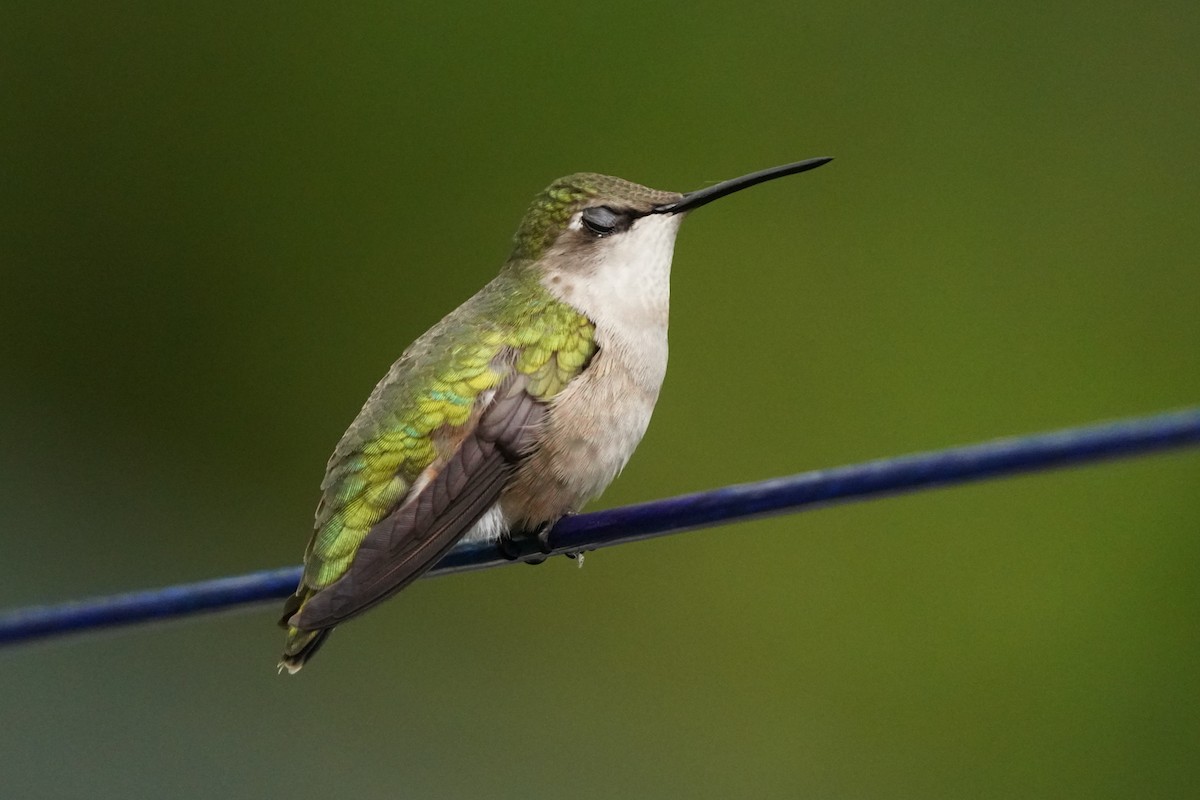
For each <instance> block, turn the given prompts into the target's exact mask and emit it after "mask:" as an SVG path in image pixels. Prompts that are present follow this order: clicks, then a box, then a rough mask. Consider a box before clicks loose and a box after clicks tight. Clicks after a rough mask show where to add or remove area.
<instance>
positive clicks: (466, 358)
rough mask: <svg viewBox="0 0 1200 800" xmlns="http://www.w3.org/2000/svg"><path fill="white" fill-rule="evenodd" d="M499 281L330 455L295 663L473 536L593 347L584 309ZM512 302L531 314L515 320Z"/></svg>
mask: <svg viewBox="0 0 1200 800" xmlns="http://www.w3.org/2000/svg"><path fill="white" fill-rule="evenodd" d="M503 280H505V278H504V276H503V273H502V275H501V277H500V278H497V281H503ZM492 288H493V289H494V290H495V291H491V292H487V293H480V294H479V295H476V297H475V298H472V300H470V301H468V302H467V303H466V304H464V305H463V306H461V307H460V308H459V309H458V310H457V311H455V312H454V313H452V314H451V315H449V316H448V317H446V318H445V319H444V320H442V322H440V323H438V325H436V326H434V328H432V329H431V330H429V331H428V332H427V333H426V334H425V335H424V336H422V337H421V338H420V339H418V340H417V341H416V342H414V343H413V345H412V346H411V347H410V348H409V349H408V350H407V351H405V354H404V355H403V356H401V358H400V360H399V361H397V362H396V364H394V365H393V367H392V370H391V372H389V374H388V375H387V376H386V377H385V378H384V379H383V380H382V381H380V383H379V385H378V386H377V387H376V388H375V391H374V393H373V394H372V395H371V398H370V399H369V400H368V401H367V404H366V405H365V406H364V407H363V410H362V412H361V413H360V414H359V417H358V419H356V420H355V422H354V424H353V425H351V427H350V429H349V430H348V431H346V434H345V436H343V437H342V441H341V442H339V444H338V446H337V449H336V450H335V451H334V453H333V456H332V457H331V458H330V460H329V466H328V468H327V471H326V475H325V480H324V481H323V482H322V484H321V488H322V490H323V495H322V498H321V503H320V505H319V506H318V508H317V519H316V529H315V531H314V533H313V536H312V539H311V540H310V541H309V545H308V549H307V551H306V553H305V557H304V576H303V578H302V579H301V582H300V586H299V587H298V588H297V590H296V593H295V594H294V595H292V597H291V598H289V599H288V601H287V603H286V604H285V606H284V613H283V618H282V619H281V620H280V624H281V625H282V626H283V627H284V628H286V629H287V630H288V643H287V644H286V646H285V652H284V658H285V662H287V661H289V660H290V661H294V662H297V663H303V660H304V658H306V657H307V655H311V652H312V650H313V649H315V647H316V646H317V645H318V644H319V641H320V639H319V637H317V635H316V633H315V631H317V630H318V629H322V628H328V627H330V626H332V625H334V624H336V623H338V622H341V621H344V620H345V619H347V618H348V617H350V616H352V615H354V614H356V613H358V612H360V611H362V610H364V609H366V608H368V607H370V606H371V605H373V604H374V603H377V602H379V600H382V599H384V598H385V597H387V596H388V595H390V594H392V593H394V592H396V591H398V590H399V589H401V588H403V586H405V585H406V584H407V583H408V582H410V581H412V580H413V579H414V578H416V577H418V576H419V575H420V574H421V573H422V572H424V571H425V570H426V569H428V568H429V567H431V566H433V565H434V564H435V563H436V562H437V560H438V558H439V557H440V556H441V555H442V554H443V553H444V552H445V551H446V550H448V549H449V548H450V547H451V546H453V544H454V542H455V541H456V540H457V539H459V538H461V537H462V536H463V535H464V534H466V533H467V532H468V531H469V530H470V529H471V527H472V526H473V525H474V524H475V523H476V522H477V521H478V520H479V518H480V517H481V516H482V515H483V514H484V513H486V511H487V509H488V508H489V507H490V506H491V504H492V503H494V502H495V500H496V498H497V497H498V495H499V493H500V491H501V489H502V488H503V485H504V478H505V477H506V476H507V475H508V474H509V472H510V471H511V470H512V469H513V468H514V466H515V464H516V463H517V462H518V461H519V460H520V458H521V454H522V453H523V452H525V451H526V449H527V448H529V447H530V446H531V445H532V441H533V439H532V433H533V432H535V430H536V427H537V425H538V423H539V421H540V419H541V416H542V414H544V409H545V406H546V404H547V403H549V402H551V401H552V399H553V398H554V396H555V395H557V394H558V393H559V392H560V391H562V390H563V389H564V388H565V387H566V385H567V383H568V382H570V381H571V380H572V379H573V378H574V377H575V376H577V375H579V374H580V373H581V372H582V371H583V370H584V369H586V368H587V365H588V363H590V361H591V358H592V356H593V355H594V354H595V352H596V347H597V346H596V343H595V340H594V333H595V326H594V325H593V324H592V322H591V321H590V320H588V319H587V318H586V317H585V316H583V315H582V314H580V313H579V312H578V311H576V310H574V309H572V308H570V307H569V306H566V305H564V304H562V303H560V302H557V301H555V300H553V299H552V298H550V297H549V296H548V295H546V294H545V292H544V290H541V289H540V288H538V287H533V288H530V287H527V286H525V285H523V284H515V285H504V286H495V285H493V286H492ZM501 301H503V302H501ZM511 308H517V309H521V312H520V313H521V314H522V316H521V318H520V319H510V318H507V317H506V316H505V314H506V313H510V312H508V311H506V309H511ZM310 609H311V610H310Z"/></svg>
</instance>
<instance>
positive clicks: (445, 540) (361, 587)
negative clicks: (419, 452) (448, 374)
mask: <svg viewBox="0 0 1200 800" xmlns="http://www.w3.org/2000/svg"><path fill="white" fill-rule="evenodd" d="M528 384H529V378H528V376H525V375H521V374H520V373H514V374H513V375H510V376H509V377H508V378H507V379H506V380H505V381H504V383H503V384H501V386H500V387H499V388H498V389H497V390H496V393H495V395H494V396H493V397H492V398H491V400H490V401H489V402H488V403H487V405H486V406H485V407H484V409H483V411H482V413H481V414H480V415H479V419H478V422H477V423H476V424H475V425H474V426H473V429H472V430H471V431H470V432H468V433H467V434H466V435H465V436H464V437H463V438H462V441H461V442H460V443H459V445H458V448H457V449H456V450H455V451H454V453H453V455H451V456H450V458H449V459H448V460H447V461H446V462H445V463H444V464H443V465H441V466H440V467H439V468H437V469H436V470H434V469H433V468H431V470H430V471H431V472H433V473H434V474H432V475H427V476H425V477H426V480H425V481H424V485H423V486H422V487H421V488H420V489H419V490H418V491H416V492H414V493H413V494H412V496H411V498H410V499H409V500H408V502H405V503H404V504H402V505H401V506H399V507H398V508H397V509H396V510H394V511H393V512H392V513H390V514H389V515H388V516H386V517H384V518H383V519H382V520H380V521H379V522H377V523H376V524H375V525H373V526H372V527H371V529H370V531H369V532H368V533H367V535H366V536H365V537H363V540H362V543H361V544H360V545H359V546H358V550H357V552H356V553H355V555H354V558H353V561H352V562H351V564H350V567H349V569H347V570H346V572H345V573H344V574H343V575H342V576H341V577H339V578H338V579H337V580H336V581H334V582H333V583H332V584H330V585H329V586H326V587H325V588H323V589H322V590H321V591H319V592H317V593H315V594H313V595H312V596H311V597H309V598H308V599H307V600H306V601H305V602H304V604H303V606H302V607H301V609H300V611H299V613H298V614H297V615H296V616H295V617H294V618H293V620H292V625H293V626H295V627H297V628H300V629H302V630H313V629H317V628H327V627H330V626H332V625H336V624H337V623H339V622H343V621H345V620H346V619H348V618H349V617H352V616H354V615H355V614H358V613H360V612H362V611H365V610H366V609H368V608H370V607H371V606H373V605H375V604H376V603H378V602H380V601H381V600H384V599H386V598H387V597H389V596H391V595H392V594H395V593H396V592H398V591H400V589H402V588H404V587H405V586H407V585H408V584H409V583H410V582H412V581H413V580H415V579H416V578H417V577H419V576H420V575H421V574H422V573H424V572H425V571H426V570H427V569H429V568H430V567H432V566H433V565H434V564H435V563H437V561H438V559H440V558H441V557H442V556H443V555H444V554H445V553H446V551H447V550H449V549H450V548H451V547H453V546H454V543H455V542H457V541H458V540H459V539H460V538H462V536H463V535H464V534H466V533H467V532H468V531H469V530H470V529H471V527H472V526H473V525H474V524H475V523H476V522H478V521H479V518H480V517H481V516H483V514H484V512H486V511H487V510H488V508H489V507H491V505H492V504H493V503H494V502H496V499H497V498H498V497H499V496H500V492H501V490H502V489H503V488H504V485H505V481H506V479H507V478H508V477H509V475H511V473H512V471H513V470H514V469H515V468H516V466H517V465H518V464H519V463H520V461H521V460H522V459H523V458H525V457H526V456H527V455H529V453H530V452H532V450H533V447H534V442H535V441H536V436H537V431H538V427H539V425H540V424H541V422H542V418H543V416H544V415H545V413H546V404H545V403H544V402H542V401H541V400H538V399H536V398H534V397H533V396H532V395H530V394H529V393H528V392H527V391H526V389H527V387H528Z"/></svg>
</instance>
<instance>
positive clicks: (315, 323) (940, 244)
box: [0, 0, 1200, 799]
mask: <svg viewBox="0 0 1200 800" xmlns="http://www.w3.org/2000/svg"><path fill="white" fill-rule="evenodd" d="M0 97H2V105H3V109H4V112H3V114H2V115H0V136H2V139H0V160H2V163H3V168H2V174H3V177H2V179H0V203H2V205H0V230H2V231H3V233H2V234H0V236H2V242H0V278H2V283H0V357H2V362H0V439H2V445H0V503H2V505H3V522H2V523H0V547H2V552H3V556H2V557H0V563H2V564H3V572H4V580H3V581H0V606H11V605H18V604H25V603H31V602H49V601H57V600H63V599H68V598H73V597H77V596H84V595H89V594H93V593H107V592H114V591H121V590H126V589H132V588H142V587H149V586H155V585H162V584H167V583H173V582H177V581H186V580H196V579H203V578H208V577H212V576H216V575H224V574H234V573H239V572H245V571H249V570H253V569H259V568H264V567H273V566H280V565H287V564H292V563H296V562H297V561H298V560H299V557H300V554H301V551H302V548H303V546H304V542H305V540H306V538H307V535H308V532H309V529H310V525H311V513H312V509H313V507H314V505H315V502H316V498H317V484H318V483H319V481H320V479H321V475H322V472H323V467H324V462H325V459H326V457H327V455H328V452H329V451H330V449H331V448H332V446H333V444H334V443H335V442H336V441H337V439H338V437H339V436H340V434H341V432H342V430H343V428H344V427H345V425H346V424H347V423H348V422H349V421H350V420H351V419H352V418H353V416H354V414H355V413H356V411H357V410H358V408H359V405H360V404H361V402H362V401H363V399H364V398H365V397H366V395H367V393H368V392H369V390H370V389H371V387H372V386H373V384H374V382H375V381H376V380H377V379H378V378H379V376H381V375H382V374H383V373H384V371H385V370H386V369H387V367H388V365H389V364H390V362H391V361H392V360H393V359H394V358H395V357H396V356H397V355H399V353H400V352H401V350H402V349H403V348H404V346H405V345H406V344H407V343H408V342H409V341H411V340H412V339H413V338H414V337H415V336H417V335H418V334H419V333H420V332H422V331H423V330H424V329H425V328H427V327H428V326H429V325H430V324H432V323H433V322H434V321H436V320H437V319H438V318H439V317H440V316H441V315H442V314H444V313H446V312H447V311H449V310H450V309H451V308H453V307H454V306H455V305H457V304H458V303H459V302H461V301H462V300H463V299H465V298H466V297H467V296H469V295H470V294H471V293H472V292H474V291H475V290H476V289H477V288H478V287H479V286H481V285H482V284H483V283H484V282H485V281H487V280H488V279H489V278H490V276H491V275H492V274H493V273H494V271H495V270H496V268H497V267H498V266H499V265H500V263H501V262H502V261H503V259H504V258H505V256H506V254H507V251H508V243H509V237H510V236H511V233H512V231H513V230H514V229H515V227H516V225H517V222H518V221H519V219H520V217H521V214H522V213H523V211H524V209H525V207H526V204H527V203H528V201H529V199H530V198H531V197H532V196H533V195H534V194H535V193H536V192H537V191H539V190H540V189H541V188H542V187H543V186H544V185H545V184H546V183H548V182H549V181H550V180H552V179H553V178H555V177H557V176H559V175H562V174H565V173H569V172H573V171H577V170H590V171H599V172H606V173H610V174H617V175H621V176H623V177H627V178H630V179H633V180H636V181H639V182H642V183H646V184H649V185H651V186H655V187H661V188H671V189H678V190H688V189H692V188H697V187H700V186H704V185H707V184H708V183H711V182H713V181H717V180H721V179H724V178H728V177H732V176H734V175H738V174H741V173H744V172H748V171H751V170H755V169H759V168H762V167H765V166H769V165H773V164H777V163H782V162H787V161H792V160H796V159H799V158H805V157H809V156H815V155H833V156H836V157H837V160H836V161H835V162H834V163H833V164H832V165H830V166H827V167H824V168H822V169H820V170H818V171H816V172H813V173H809V174H805V175H803V176H798V177H794V178H788V179H786V180H783V181H780V182H777V183H772V184H770V185H768V186H762V187H759V188H756V189H754V190H751V191H748V192H746V193H744V194H740V195H738V196H737V197H735V198H730V199H728V200H724V201H722V202H721V203H719V204H716V205H713V206H711V207H709V208H705V209H704V210H703V211H702V212H698V213H697V214H696V215H694V216H693V217H692V218H690V219H689V221H688V222H687V224H686V225H685V227H684V230H683V233H682V235H681V237H680V240H679V243H678V247H677V250H676V259H675V275H674V298H673V300H674V302H673V319H672V328H671V331H672V333H671V336H672V360H671V368H670V371H669V375H668V378H667V383H666V386H665V388H664V391H663V395H662V398H661V401H660V403H659V406H658V410H657V413H656V416H655V419H654V422H653V423H652V425H651V427H650V431H649V433H648V435H647V436H646V439H645V441H644V442H643V444H642V447H641V449H640V450H639V451H638V453H637V455H636V456H635V457H634V459H633V461H632V462H631V464H630V465H629V467H628V469H627V470H626V471H625V474H624V475H623V476H622V478H621V479H620V480H619V481H618V482H617V483H616V484H615V485H614V486H613V487H612V488H611V489H610V491H609V492H608V493H607V495H606V496H605V497H604V498H603V501H602V502H601V503H598V504H597V506H598V507H599V506H612V505H618V504H623V503H629V502H634V501H642V500H649V499H652V498H656V497H661V496H667V495H671V494H676V493H680V492H684V491H692V490H699V489H704V488H709V487H714V486H719V485H722V484H726V483H730V482H738V481H749V480H754V479H760V478H765V477H770V476H775V475H782V474H788V473H792V472H797V471H801V470H806V469H812V468H818V467H825V466H833V465H838V464H843V463H849V462H853V461H856V460H860V459H865V458H870V457H878V456H884V455H891V454H898V453H903V452H908V451H913V450H922V449H931V448H937V447H941V446H947V445H952V444H958V443H965V442H971V441H976V440H981V439H987V438H992V437H997V436H1002V435H1010V434H1016V433H1023V432H1030V431H1035V430H1040V429H1046V428H1052V427H1057V426H1064V425H1071V424H1078V423H1083V422H1089V421H1095V420H1100V419H1106V418H1113V417H1119V416H1123V415H1131V414H1138V413H1146V412H1152V411H1157V410H1162V409H1167V408H1174V407H1179V406H1184V405H1188V404H1194V403H1196V402H1197V401H1198V400H1200V349H1198V348H1197V343H1198V341H1200V274H1198V263H1197V253H1198V252H1200V224H1198V222H1200V148H1198V147H1197V141H1198V130H1200V125H1198V123H1200V6H1198V5H1197V4H1196V3H1194V2H1175V3H1148V4H1142V5H1140V6H1136V7H1134V6H1130V5H1129V4H1126V3H1116V2H1100V3H1076V4H1070V3H1065V4H1046V3H1031V2H1014V3H1005V4H1002V5H996V4H974V5H971V4H964V3H958V2H956V3H947V2H935V1H932V0H930V1H928V2H920V1H919V2H912V3H903V4H879V3H861V2H839V3H823V4H796V3H791V2H776V3H754V4H721V3H710V2H702V1H697V0H692V2H688V3H644V2H637V3H625V2H610V3H605V4H601V5H596V4H586V3H584V4H563V3H541V4H522V5H520V6H516V7H506V6H504V5H503V4H501V5H496V6H485V5H480V6H477V7H474V8H470V9H467V8H459V7H456V6H455V5H454V4H445V3H354V4H336V5H335V4H295V3H290V4H282V3H271V4H246V3H240V2H239V3H232V2H205V3H197V4H192V5H191V6H188V5H185V4H160V3H119V4H118V3H107V4H92V3H70V2H67V3H56V4H35V3H15V2H8V3H4V4H3V6H2V7H0ZM1198 480H1200V455H1198V454H1196V453H1191V454H1186V453H1184V454H1174V455H1164V456H1156V457H1153V458H1147V459H1143V460H1138V461H1133V462H1123V463H1114V464H1108V465H1103V466H1095V467H1089V468H1085V469H1079V470H1075V471H1068V472H1060V473H1052V474H1041V475H1034V476H1029V477H1024V478H1019V479H1014V480H1005V481H1000V482H994V483H989V484H986V485H977V486H972V487H968V488H957V489H951V490H944V491H936V492H929V493H924V494H921V495H918V496H910V497H904V498H896V499H888V500H882V501H876V502H871V503H868V504H863V505H856V506H847V507H840V508H835V509H828V510H823V511H818V512H813V513H807V514H802V515H797V516H788V517H782V518H776V519H772V520H766V521H758V522H753V523H747V524H741V525H736V526H730V527H727V528H722V529H717V530H711V531H706V532H702V533H693V534H688V535H686V536H676V537H669V538H667V539H663V540H658V541H656V542H653V543H646V544H640V545H633V546H627V547H622V548H616V549H613V550H608V551H604V552H601V553H596V554H594V555H593V556H592V557H590V558H589V559H588V560H587V566H586V568H584V569H583V570H578V569H576V568H575V567H574V566H573V565H572V564H571V563H569V562H568V561H566V560H565V559H558V560H556V561H554V562H551V563H548V564H546V565H544V566H541V567H539V568H536V569H530V568H526V567H513V568H508V569H498V570H492V571H489V572H486V573H478V574H473V575H468V576H459V577H454V578H447V579H441V580H434V581H424V582H421V583H419V584H417V585H416V586H415V587H413V588H412V589H411V590H409V591H407V592H406V593H405V594H404V595H402V597H400V598H397V599H396V600H395V601H393V602H391V603H388V604H387V605H385V606H383V607H380V608H379V609H377V610H376V611H374V612H373V613H371V614H370V615H368V616H366V617H365V618H363V619H361V620H360V621H356V622H354V623H353V624H351V625H348V626H346V627H345V628H344V629H342V630H340V631H339V632H338V633H337V635H335V636H334V638H333V639H332V640H331V642H330V644H329V646H328V647H327V648H326V649H325V650H324V651H323V652H322V653H321V655H320V657H319V658H318V659H316V660H315V661H314V662H313V663H312V664H311V665H310V666H309V668H308V669H306V670H305V671H304V672H303V673H302V674H301V675H299V676H298V677H297V678H293V679H288V678H283V677H277V676H276V674H275V669H274V666H275V660H276V656H277V651H278V647H279V644H280V633H279V631H278V630H277V629H276V628H275V627H274V624H275V618H276V615H277V608H276V607H275V606H273V605H272V606H270V607H265V606H264V607H259V608H255V609H252V610H249V611H245V612H242V613H236V614H227V615H218V616H213V617H208V618H204V619H202V620H197V621H190V622H186V623H182V624H171V625H162V626H157V627H150V628H142V629H138V630H134V631H127V632H122V633H119V634H104V635H94V636H88V637H82V638H75V639H71V640H64V641H59V642H55V643H47V644H41V645H37V646H30V647H22V648H18V649H12V650H6V651H4V652H2V653H0V720H2V724H0V767H2V768H0V776H2V777H0V781H2V782H3V784H4V788H3V794H4V796H6V797H13V798H18V797H19V798H129V797H172V798H213V797H222V798H240V797H289V798H297V799H299V798H324V797H334V796H339V797H362V798H377V797H380V798H382V797H389V798H390V797H406V798H455V797H472V796H473V797H489V798H493V797H494V798H535V797H546V798H563V797H574V798H608V797H655V798H683V797H688V798H692V797H720V798H724V797H755V798H764V797H880V798H937V797H946V798H960V797H977V798H985V797H996V798H1010V797H1018V796H1019V797H1053V798H1065V797H1081V798H1083V797H1086V798H1105V797H1195V796H1196V795H1197V792H1200V700H1198V695H1197V686H1198V685H1200V683H1198V681H1200V537H1198V535H1197V534H1198V533H1200V499H1198V498H1197V483H1198Z"/></svg>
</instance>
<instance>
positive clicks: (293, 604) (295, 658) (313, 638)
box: [279, 587, 333, 675]
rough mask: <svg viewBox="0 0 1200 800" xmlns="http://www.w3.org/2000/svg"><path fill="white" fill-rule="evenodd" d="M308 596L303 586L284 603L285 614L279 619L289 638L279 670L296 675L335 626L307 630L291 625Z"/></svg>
mask: <svg viewBox="0 0 1200 800" xmlns="http://www.w3.org/2000/svg"><path fill="white" fill-rule="evenodd" d="M308 597H309V590H308V589H306V588H303V587H302V588H301V589H299V590H298V591H297V592H296V593H295V594H294V595H292V596H291V597H289V598H288V599H287V602H286V603H284V606H283V616H282V617H281V618H280V619H279V627H281V628H283V629H284V630H286V631H287V638H286V639H285V641H284V644H283V656H282V657H281V658H280V660H279V671H280V672H281V673H282V672H283V671H284V670H285V669H286V670H287V671H288V674H289V675H295V674H296V673H297V672H299V671H300V668H301V667H303V666H304V665H305V663H307V661H308V660H309V659H310V658H312V657H313V654H314V653H316V652H317V650H319V649H320V648H321V645H322V644H324V643H325V640H326V639H327V638H329V634H331V633H333V628H318V629H317V630H313V631H306V630H301V629H300V628H297V627H294V626H293V625H291V620H292V619H293V618H294V616H295V615H296V614H297V613H298V612H299V611H300V609H301V608H303V607H304V603H305V601H306V600H307V599H308Z"/></svg>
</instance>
